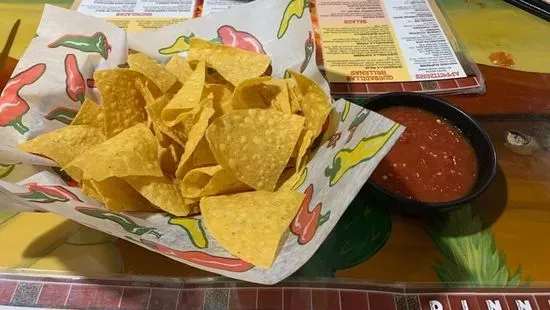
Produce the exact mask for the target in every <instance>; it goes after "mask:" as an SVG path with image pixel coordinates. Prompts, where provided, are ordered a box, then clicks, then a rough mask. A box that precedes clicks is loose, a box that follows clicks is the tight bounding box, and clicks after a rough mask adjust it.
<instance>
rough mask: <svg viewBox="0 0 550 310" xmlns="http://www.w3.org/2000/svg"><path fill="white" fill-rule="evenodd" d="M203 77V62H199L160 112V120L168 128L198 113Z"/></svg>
mask: <svg viewBox="0 0 550 310" xmlns="http://www.w3.org/2000/svg"><path fill="white" fill-rule="evenodd" d="M204 75H205V67H204V62H203V61H201V62H200V63H199V64H198V65H197V68H196V69H195V71H193V73H192V74H191V76H189V78H188V79H187V82H185V84H184V85H183V87H182V88H181V89H180V91H179V92H178V93H177V94H176V95H175V96H174V98H172V100H170V102H169V103H168V105H166V106H165V107H164V109H163V110H162V113H161V117H162V120H163V121H164V122H165V123H166V124H167V125H168V126H170V127H171V126H174V125H176V124H177V123H179V122H181V121H183V120H184V119H185V118H187V117H191V118H193V117H194V116H195V114H196V113H198V111H199V110H200V102H201V98H202V93H203V88H204Z"/></svg>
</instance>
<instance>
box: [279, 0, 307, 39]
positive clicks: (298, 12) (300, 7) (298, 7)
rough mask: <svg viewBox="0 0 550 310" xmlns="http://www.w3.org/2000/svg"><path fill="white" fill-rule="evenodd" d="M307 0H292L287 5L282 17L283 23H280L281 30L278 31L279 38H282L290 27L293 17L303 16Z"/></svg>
mask: <svg viewBox="0 0 550 310" xmlns="http://www.w3.org/2000/svg"><path fill="white" fill-rule="evenodd" d="M307 3H308V1H307V0H290V2H288V5H287V6H286V9H285V12H284V13H283V17H282V18H281V23H280V25H279V30H278V31H277V38H278V39H281V38H282V37H283V36H284V35H285V33H286V31H287V30H288V27H289V26H290V21H291V20H292V17H296V18H298V19H299V18H302V16H303V15H304V11H305V10H306V9H307Z"/></svg>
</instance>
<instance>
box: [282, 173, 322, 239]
mask: <svg viewBox="0 0 550 310" xmlns="http://www.w3.org/2000/svg"><path fill="white" fill-rule="evenodd" d="M304 194H306V196H305V197H304V200H303V201H302V205H301V206H300V209H298V214H296V217H295V218H294V220H293V221H292V223H291V224H290V231H292V233H294V234H295V235H297V236H298V243H299V244H306V243H308V242H310V241H311V239H313V237H314V236H315V233H316V232H317V228H318V227H319V226H321V225H323V224H324V223H326V222H327V221H328V219H329V218H330V211H327V212H326V213H325V214H321V211H322V209H323V203H321V202H320V203H318V204H317V205H316V206H315V208H313V210H311V211H310V210H309V205H310V203H311V199H312V198H313V184H310V185H309V186H308V187H307V189H306V191H305V192H304Z"/></svg>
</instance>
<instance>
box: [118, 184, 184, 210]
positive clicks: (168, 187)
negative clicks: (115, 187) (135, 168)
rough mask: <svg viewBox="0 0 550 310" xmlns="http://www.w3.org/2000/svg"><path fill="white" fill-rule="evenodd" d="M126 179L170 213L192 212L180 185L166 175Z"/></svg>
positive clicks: (154, 203)
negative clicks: (165, 176)
mask: <svg viewBox="0 0 550 310" xmlns="http://www.w3.org/2000/svg"><path fill="white" fill-rule="evenodd" d="M124 179H125V180H126V182H128V183H129V184H130V186H132V187H133V188H134V189H135V190H137V191H138V192H139V193H140V194H141V195H142V196H143V197H145V198H146V199H147V200H149V201H150V202H151V203H152V204H153V205H155V206H157V207H158V208H160V209H162V210H164V211H166V212H168V213H170V214H174V215H176V216H186V215H189V213H190V212H191V209H190V208H189V205H187V204H186V203H185V200H184V198H183V196H182V195H181V191H180V188H179V186H178V185H177V184H174V183H172V182H171V181H170V180H168V179H166V178H164V177H161V178H158V177H148V176H140V177H127V178H124Z"/></svg>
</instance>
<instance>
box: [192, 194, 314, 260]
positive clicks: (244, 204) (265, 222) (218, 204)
mask: <svg viewBox="0 0 550 310" xmlns="http://www.w3.org/2000/svg"><path fill="white" fill-rule="evenodd" d="M303 199H304V194H303V193H298V192H294V191H279V192H274V193H270V192H262V191H258V192H246V193H240V194H234V195H228V196H214V197H206V198H203V199H201V203H200V209H201V212H202V216H203V220H204V224H205V226H206V229H207V230H208V232H209V233H210V234H211V235H212V236H213V237H214V238H215V239H216V240H217V241H218V242H219V243H220V245H221V246H223V247H224V249H226V250H227V251H228V252H229V253H231V254H233V255H235V256H237V257H239V258H241V259H242V260H245V261H247V262H249V263H252V264H254V265H255V266H257V267H260V268H269V267H271V265H272V264H273V261H274V260H275V258H276V256H277V253H278V251H279V248H280V246H282V245H283V244H284V241H285V240H284V239H283V237H284V236H285V233H286V232H287V231H288V226H289V225H290V222H291V221H292V219H293V218H294V216H295V215H296V213H297V212H298V209H299V208H300V204H301V202H302V200H303Z"/></svg>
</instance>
